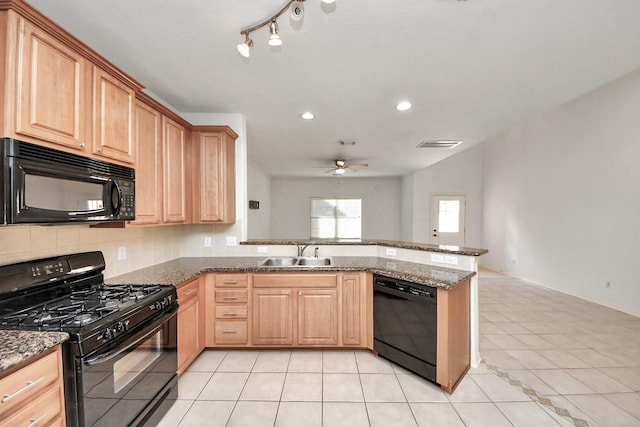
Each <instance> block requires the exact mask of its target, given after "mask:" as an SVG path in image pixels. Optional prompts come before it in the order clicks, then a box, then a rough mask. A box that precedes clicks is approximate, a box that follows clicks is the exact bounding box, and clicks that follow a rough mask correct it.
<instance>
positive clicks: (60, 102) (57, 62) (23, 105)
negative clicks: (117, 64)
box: [8, 14, 93, 152]
mask: <svg viewBox="0 0 640 427" xmlns="http://www.w3.org/2000/svg"><path fill="white" fill-rule="evenodd" d="M9 17H10V18H11V17H14V18H15V19H16V22H17V25H18V31H19V33H18V34H19V35H18V52H19V55H17V58H16V61H17V64H16V70H15V71H16V80H17V81H16V93H15V133H16V134H17V135H16V136H18V137H20V136H23V135H24V136H29V137H34V138H39V139H43V140H46V141H50V142H52V143H54V144H58V145H61V146H62V147H58V148H63V149H65V148H66V149H67V150H68V149H72V150H73V151H76V152H85V151H87V152H88V150H89V149H90V141H91V139H90V138H91V114H90V111H91V109H90V107H91V93H92V91H91V73H92V69H93V66H92V64H90V63H89V62H88V61H87V60H86V59H85V58H83V57H82V56H81V55H80V54H79V53H77V52H76V51H74V50H72V49H70V48H69V47H67V45H64V44H62V43H60V42H59V41H58V40H56V39H55V38H54V37H52V36H51V35H49V34H48V33H46V32H45V31H43V30H41V29H39V28H38V27H36V26H35V25H33V24H31V23H30V22H29V21H27V20H25V19H23V18H21V17H16V15H13V14H9ZM10 90H11V89H9V91H10ZM8 113H9V117H10V112H8Z"/></svg>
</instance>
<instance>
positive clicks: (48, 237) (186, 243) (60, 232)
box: [0, 223, 241, 278]
mask: <svg viewBox="0 0 640 427" xmlns="http://www.w3.org/2000/svg"><path fill="white" fill-rule="evenodd" d="M240 230H241V224H240V223H236V224H233V225H228V226H222V225H172V226H161V227H139V228H127V229H118V228H95V227H90V226H89V225H62V226H37V225H34V226H8V227H0V265H5V264H11V263H14V262H20V261H25V260H30V259H36V258H45V257H49V256H57V255H63V254H70V253H77V252H87V251H96V250H99V251H102V253H103V254H104V257H105V261H106V266H107V267H106V269H105V272H104V274H105V277H107V278H109V277H113V276H117V275H119V274H124V273H128V272H130V271H133V270H137V269H140V268H144V267H148V266H151V265H155V264H159V263H161V262H165V261H170V260H172V259H175V258H178V257H182V256H213V255H227V253H228V252H232V251H229V250H228V249H232V248H227V247H226V245H224V246H222V244H223V242H225V241H226V236H228V235H232V236H236V238H237V240H238V241H240V240H241V231H240ZM204 237H211V239H212V245H211V247H205V246H204V244H203V240H204ZM121 247H124V248H125V249H124V252H126V258H125V259H121V260H119V259H118V249H119V248H121ZM230 255H231V254H230Z"/></svg>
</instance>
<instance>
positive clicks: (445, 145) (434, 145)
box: [418, 140, 462, 148]
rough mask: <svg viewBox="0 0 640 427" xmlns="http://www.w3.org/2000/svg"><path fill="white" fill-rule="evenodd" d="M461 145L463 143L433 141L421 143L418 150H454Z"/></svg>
mask: <svg viewBox="0 0 640 427" xmlns="http://www.w3.org/2000/svg"><path fill="white" fill-rule="evenodd" d="M460 144H462V141H451V140H433V141H423V142H421V143H420V144H418V148H453V147H457V146H458V145H460Z"/></svg>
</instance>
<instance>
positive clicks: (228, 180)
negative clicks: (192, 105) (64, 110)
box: [195, 132, 236, 223]
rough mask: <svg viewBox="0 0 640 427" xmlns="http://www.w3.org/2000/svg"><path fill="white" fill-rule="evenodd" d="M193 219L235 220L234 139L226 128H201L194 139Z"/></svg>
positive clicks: (203, 220) (208, 220) (199, 220)
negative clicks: (196, 176) (196, 175)
mask: <svg viewBox="0 0 640 427" xmlns="http://www.w3.org/2000/svg"><path fill="white" fill-rule="evenodd" d="M198 165H199V168H198V173H199V175H200V177H199V183H198V189H199V191H198V194H197V195H196V197H197V199H199V203H198V206H196V207H195V208H196V212H197V213H196V214H195V215H197V218H195V220H196V221H197V222H219V223H233V222H235V220H236V200H235V140H234V139H232V138H231V137H230V136H229V135H227V133H226V132H206V133H204V132H201V133H200V134H199V141H198Z"/></svg>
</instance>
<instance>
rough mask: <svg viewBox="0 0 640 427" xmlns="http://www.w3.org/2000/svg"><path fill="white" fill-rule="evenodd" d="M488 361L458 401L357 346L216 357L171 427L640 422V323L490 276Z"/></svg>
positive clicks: (188, 377) (193, 382)
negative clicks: (358, 350) (348, 349)
mask: <svg viewBox="0 0 640 427" xmlns="http://www.w3.org/2000/svg"><path fill="white" fill-rule="evenodd" d="M479 282H480V295H479V296H480V335H481V337H480V349H481V354H482V357H483V359H484V360H485V361H484V362H483V364H482V365H481V366H480V367H479V368H477V369H472V370H471V371H470V372H469V374H468V375H467V376H466V377H465V378H464V379H463V381H462V382H461V384H460V385H459V387H458V388H457V390H456V391H455V392H454V393H453V394H452V395H448V394H446V393H444V392H442V391H441V390H440V389H439V388H438V387H437V386H435V385H434V384H432V383H430V382H428V381H426V380H424V379H422V378H420V377H418V376H416V375H414V374H412V373H410V372H407V371H405V370H403V369H402V368H400V367H398V366H396V365H394V364H392V363H390V362H388V361H386V360H384V359H382V358H377V357H375V356H373V355H372V354H370V353H368V352H353V351H344V352H337V351H295V352H289V351H260V352H258V351H229V352H226V351H206V352H204V353H203V354H202V355H201V356H200V357H199V358H198V359H197V360H196V361H195V362H194V363H193V364H192V365H191V366H190V368H189V370H188V371H187V372H185V373H184V374H183V375H182V376H181V377H180V384H179V390H180V395H179V400H178V401H177V402H176V403H175V404H174V405H173V407H172V408H171V410H170V411H169V412H168V413H167V415H166V416H165V417H164V419H163V420H162V422H161V424H160V425H161V426H162V427H175V426H180V427H184V426H226V427H232V426H240V427H259V426H270V427H274V426H275V427H285V426H296V427H299V426H304V427H316V426H317V427H341V426H348V427H358V426H363V427H366V426H374V427H377V426H382V427H389V426H393V427H404V426H417V427H426V426H435V427H440V426H467V427H474V426H482V427H485V426H491V427H498V426H516V427H518V426H523V427H527V426H535V427H540V426H574V425H577V426H580V427H582V426H591V427H598V426H602V427H608V426H640V338H639V337H640V319H639V318H636V317H633V316H630V315H626V314H624V313H620V312H618V311H615V310H611V309H608V308H606V307H603V306H600V305H597V304H592V303H589V302H586V301H584V300H581V299H578V298H574V297H571V296H567V295H564V294H561V293H558V292H555V291H551V290H548V289H545V288H542V287H539V286H534V285H531V284H528V283H526V282H524V281H521V280H516V279H513V278H509V277H506V276H503V275H499V274H496V273H492V272H488V271H481V273H480V281H479Z"/></svg>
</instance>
